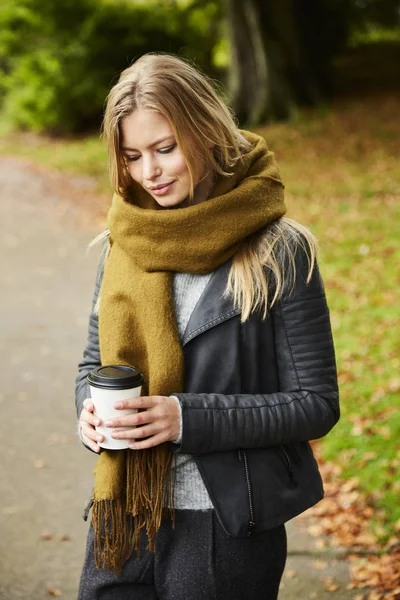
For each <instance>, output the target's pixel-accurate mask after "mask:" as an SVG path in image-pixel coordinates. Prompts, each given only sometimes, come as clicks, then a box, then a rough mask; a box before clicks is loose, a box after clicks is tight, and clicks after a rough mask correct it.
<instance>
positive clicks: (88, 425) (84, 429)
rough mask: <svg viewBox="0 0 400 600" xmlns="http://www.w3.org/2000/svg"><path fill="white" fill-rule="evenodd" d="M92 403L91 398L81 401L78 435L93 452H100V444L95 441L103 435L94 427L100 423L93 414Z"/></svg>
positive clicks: (102, 438) (101, 439)
mask: <svg viewBox="0 0 400 600" xmlns="http://www.w3.org/2000/svg"><path fill="white" fill-rule="evenodd" d="M93 412H94V405H93V402H92V399H91V398H86V399H85V400H84V401H83V408H82V412H81V416H80V417H79V435H80V437H81V439H82V441H83V443H84V444H86V446H89V448H90V449H91V450H93V452H97V453H99V452H100V446H99V444H98V443H97V442H102V441H103V440H104V436H103V435H102V434H101V433H98V432H97V431H96V429H95V427H98V426H99V425H101V421H100V419H99V418H98V417H96V416H95V415H94V414H93Z"/></svg>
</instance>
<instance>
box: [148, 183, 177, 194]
mask: <svg viewBox="0 0 400 600" xmlns="http://www.w3.org/2000/svg"><path fill="white" fill-rule="evenodd" d="M174 183H175V182H174V181H171V183H164V184H160V185H157V186H155V187H153V188H148V189H149V191H150V192H151V193H152V194H155V195H156V196H163V195H164V194H168V192H169V190H170V188H171V186H172V185H173V184H174Z"/></svg>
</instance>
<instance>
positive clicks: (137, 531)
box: [92, 444, 176, 575]
mask: <svg viewBox="0 0 400 600" xmlns="http://www.w3.org/2000/svg"><path fill="white" fill-rule="evenodd" d="M172 461H174V463H175V465H176V456H173V455H172V452H171V450H170V448H169V447H168V445H167V444H163V445H162V446H158V447H156V448H151V449H149V450H144V451H140V450H139V451H131V452H129V453H128V455H127V461H126V467H127V489H126V498H124V499H122V498H118V499H113V500H111V499H102V500H98V499H96V498H95V499H94V501H93V509H92V525H93V529H94V558H95V563H96V567H97V568H98V569H109V570H110V571H113V572H114V573H115V574H117V575H119V574H120V573H121V570H122V567H123V565H124V564H125V562H126V561H127V560H128V559H129V558H130V556H131V555H132V553H133V552H135V553H136V555H137V556H138V558H140V546H141V544H140V542H141V532H142V529H143V530H144V532H145V533H146V535H147V547H146V549H147V550H150V551H151V552H154V551H155V544H156V533H157V531H158V529H159V528H160V526H161V520H162V518H163V517H167V516H168V513H169V515H170V517H171V521H172V527H174V526H175V509H174V489H175V481H176V478H175V472H176V469H174V470H173V473H174V476H171V464H172Z"/></svg>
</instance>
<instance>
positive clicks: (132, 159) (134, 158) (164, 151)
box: [125, 143, 177, 162]
mask: <svg viewBox="0 0 400 600" xmlns="http://www.w3.org/2000/svg"><path fill="white" fill-rule="evenodd" d="M176 146H177V144H176V143H175V144H172V146H169V147H168V148H160V150H157V152H158V153H159V154H169V153H170V152H172V151H173V150H175V148H176ZM125 158H126V161H127V162H136V161H137V160H139V158H140V154H139V155H137V156H126V157H125Z"/></svg>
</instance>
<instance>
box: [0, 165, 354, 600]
mask: <svg viewBox="0 0 400 600" xmlns="http://www.w3.org/2000/svg"><path fill="white" fill-rule="evenodd" d="M81 188H85V189H86V194H85V193H83V192H82V193H81V191H80V190H81ZM89 188H90V181H87V180H86V179H78V178H76V179H66V178H63V177H59V176H51V175H50V174H48V173H47V172H46V171H44V170H42V169H40V170H38V169H37V168H34V167H32V166H31V165H29V164H28V163H24V162H23V161H21V160H16V159H12V158H4V157H3V158H1V159H0V211H1V212H0V257H1V278H2V285H1V290H2V293H1V296H0V302H1V309H0V310H1V321H0V323H1V325H0V327H1V329H0V361H1V362H0V364H1V385H0V410H1V420H0V435H1V440H2V458H1V461H0V494H1V503H0V531H1V536H0V600H17V599H24V600H45V599H46V598H50V597H51V595H53V596H54V595H56V596H57V595H59V594H61V596H60V597H61V598H63V599H66V600H75V599H76V595H77V586H78V579H79V573H80V567H81V564H82V560H83V553H84V544H85V536H86V529H87V525H86V524H85V523H84V522H83V520H82V519H81V513H82V509H83V506H84V503H85V501H86V499H87V497H88V495H89V493H90V489H91V482H92V476H91V473H92V469H93V465H94V460H95V457H94V456H93V455H91V454H90V453H89V452H87V451H86V450H85V449H84V448H83V447H82V446H81V445H80V443H79V441H78V440H77V438H76V436H75V433H74V432H75V414H74V399H73V396H74V378H75V372H76V364H77V361H78V360H79V358H80V355H81V352H82V349H83V344H84V341H85V336H86V327H87V318H88V311H89V306H90V301H91V294H92V288H93V283H94V276H95V266H96V262H97V256H96V254H97V253H96V251H93V252H92V253H91V254H89V256H86V255H85V245H86V244H87V243H88V242H89V241H90V240H91V239H92V238H93V236H94V235H95V234H96V233H97V232H98V231H99V224H98V223H97V224H92V225H90V219H88V218H87V215H88V210H90V208H92V210H93V209H94V208H95V203H94V202H93V197H92V198H90V202H89V201H88V198H89V197H90V193H89V192H88V189H89ZM92 196H93V193H92ZM288 530H289V552H290V556H289V560H288V564H287V575H285V576H284V579H283V583H282V593H281V595H280V600H294V599H296V600H303V599H304V600H307V599H308V598H317V599H318V600H325V599H327V598H330V599H332V597H336V598H340V600H345V599H347V598H354V597H355V593H354V592H349V591H347V590H346V589H345V587H346V584H347V582H348V572H347V565H346V563H344V562H341V561H337V560H334V559H331V560H329V561H328V562H329V565H328V568H326V569H324V570H318V569H315V568H313V567H312V562H313V561H317V560H321V558H319V557H318V556H310V554H309V553H310V552H313V551H314V549H315V540H314V539H312V538H311V537H310V536H308V534H306V533H305V532H303V531H302V530H301V529H300V528H299V525H293V524H290V526H289V529H288ZM43 537H44V538H46V537H47V538H50V539H42V538H43ZM66 537H68V539H62V538H66ZM323 560H327V559H326V558H324V559H323ZM330 574H331V575H333V576H334V577H335V582H336V583H338V584H339V585H340V589H339V590H338V591H337V592H335V593H332V592H328V591H325V590H324V584H323V583H322V580H323V578H325V577H326V576H327V575H330ZM188 600H190V598H188Z"/></svg>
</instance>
